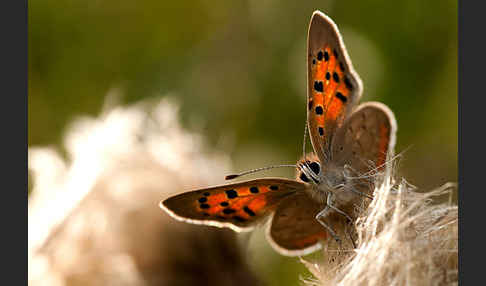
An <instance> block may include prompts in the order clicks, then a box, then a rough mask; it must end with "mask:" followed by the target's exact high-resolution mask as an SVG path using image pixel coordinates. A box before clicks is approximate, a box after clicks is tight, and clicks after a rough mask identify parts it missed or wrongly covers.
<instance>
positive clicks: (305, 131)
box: [302, 120, 307, 162]
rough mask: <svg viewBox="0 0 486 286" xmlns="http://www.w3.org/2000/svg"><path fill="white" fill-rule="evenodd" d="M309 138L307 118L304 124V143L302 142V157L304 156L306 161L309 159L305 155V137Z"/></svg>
mask: <svg viewBox="0 0 486 286" xmlns="http://www.w3.org/2000/svg"><path fill="white" fill-rule="evenodd" d="M306 138H307V120H306V121H305V125H304V140H303V141H304V144H302V158H304V162H305V161H307V158H306V157H305V143H306V142H305V139H306Z"/></svg>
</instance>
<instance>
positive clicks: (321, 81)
mask: <svg viewBox="0 0 486 286" xmlns="http://www.w3.org/2000/svg"><path fill="white" fill-rule="evenodd" d="M307 49H308V52H307V67H308V69H307V77H308V84H307V85H308V89H307V128H308V130H309V135H310V139H311V143H312V147H313V149H314V152H313V153H311V154H307V155H305V156H304V157H303V158H302V159H301V160H299V161H298V162H297V164H296V165H295V167H296V169H297V173H296V179H295V180H290V179H284V178H261V179H255V180H249V181H243V182H238V183H233V184H226V185H220V186H215V187H210V188H203V189H200V190H194V191H189V192H184V193H182V194H179V195H176V196H173V197H170V198H167V199H165V200H163V201H161V202H160V207H161V208H162V209H163V210H165V211H166V212H167V213H168V214H169V215H171V216H173V217H174V218H176V219H178V220H181V221H185V222H189V223H194V224H203V225H211V226H217V227H227V228H231V229H233V230H235V231H238V232H240V231H251V230H253V229H254V227H255V226H257V225H258V224H261V223H263V222H265V221H267V220H270V223H269V224H268V228H267V239H268V241H269V242H270V244H271V245H272V246H273V247H274V249H276V250H277V251H278V252H279V253H281V254H284V255H288V256H297V255H305V254H308V253H311V252H313V251H315V250H317V249H319V248H320V247H321V246H322V243H323V241H326V239H328V238H334V239H335V240H338V241H339V240H340V237H339V236H338V233H342V231H341V230H342V227H341V226H342V222H343V221H353V220H355V219H356V212H355V211H356V210H359V209H360V208H362V207H365V206H366V204H367V203H369V202H370V201H371V199H372V195H373V190H374V187H375V185H376V184H378V183H380V176H379V174H381V173H382V171H383V170H384V168H386V165H387V164H386V163H387V161H388V160H389V159H390V157H391V156H392V155H393V148H394V145H395V133H396V122H395V117H394V115H393V113H392V112H391V110H389V109H388V107H387V106H385V105H383V104H381V103H378V102H367V103H363V104H360V105H359V106H356V104H357V103H358V102H359V99H360V97H361V93H362V89H363V88H362V84H361V79H360V78H359V76H358V74H357V73H356V72H355V71H354V68H353V66H352V63H351V61H350V59H349V56H348V54H347V51H346V49H345V47H344V43H343V40H342V37H341V35H340V33H339V31H338V29H337V26H336V25H335V24H334V22H333V21H332V20H331V19H330V18H329V17H327V16H326V15H325V14H323V13H322V12H319V11H316V12H314V14H313V15H312V18H311V22H310V25H309V32H308V42H307ZM235 177H238V175H230V176H228V177H227V178H235Z"/></svg>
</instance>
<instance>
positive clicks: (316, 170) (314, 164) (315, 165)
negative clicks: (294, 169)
mask: <svg viewBox="0 0 486 286" xmlns="http://www.w3.org/2000/svg"><path fill="white" fill-rule="evenodd" d="M309 167H310V168H311V170H312V172H314V174H316V175H317V174H319V171H320V170H321V165H319V163H317V162H312V163H310V164H309Z"/></svg>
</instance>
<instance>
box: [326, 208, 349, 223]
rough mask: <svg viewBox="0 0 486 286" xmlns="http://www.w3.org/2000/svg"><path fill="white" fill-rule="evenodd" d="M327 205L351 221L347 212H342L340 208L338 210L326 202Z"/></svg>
mask: <svg viewBox="0 0 486 286" xmlns="http://www.w3.org/2000/svg"><path fill="white" fill-rule="evenodd" d="M328 206H329V208H331V209H333V210H335V211H336V212H337V213H338V214H341V215H343V216H345V217H346V218H347V219H348V220H349V221H353V220H352V219H351V217H350V216H349V215H348V214H347V213H345V212H343V211H342V210H340V209H338V208H336V207H335V206H333V205H329V204H328Z"/></svg>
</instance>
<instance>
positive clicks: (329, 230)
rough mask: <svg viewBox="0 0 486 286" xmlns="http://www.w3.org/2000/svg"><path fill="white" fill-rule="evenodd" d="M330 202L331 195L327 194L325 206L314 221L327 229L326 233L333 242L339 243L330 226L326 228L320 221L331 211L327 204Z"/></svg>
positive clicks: (339, 240)
mask: <svg viewBox="0 0 486 286" xmlns="http://www.w3.org/2000/svg"><path fill="white" fill-rule="evenodd" d="M331 201H332V197H331V193H329V194H328V195H327V205H326V207H325V208H324V209H323V210H322V211H320V212H319V213H318V214H317V215H316V219H317V221H318V222H319V223H320V224H321V225H322V226H324V227H325V228H326V229H327V231H328V232H329V233H330V234H331V236H332V237H333V238H334V240H336V241H337V242H339V243H341V239H340V238H339V236H338V235H337V234H336V232H335V231H334V230H333V229H332V228H331V227H330V226H328V225H327V224H326V223H325V222H324V221H322V220H321V218H323V217H326V216H327V214H328V213H329V211H330V210H331V207H330V204H329V203H330V202H331Z"/></svg>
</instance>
